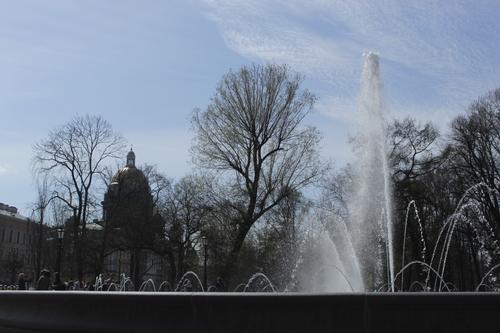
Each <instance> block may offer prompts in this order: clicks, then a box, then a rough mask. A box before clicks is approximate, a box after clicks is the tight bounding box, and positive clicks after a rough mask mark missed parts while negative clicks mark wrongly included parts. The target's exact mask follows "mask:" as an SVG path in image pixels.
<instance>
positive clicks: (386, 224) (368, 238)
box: [349, 52, 394, 291]
mask: <svg viewBox="0 0 500 333" xmlns="http://www.w3.org/2000/svg"><path fill="white" fill-rule="evenodd" d="M358 120H359V123H358V128H359V132H358V134H357V137H356V139H357V140H356V142H355V143H356V146H355V149H356V152H357V163H356V165H355V177H354V183H355V185H354V186H355V189H354V195H353V198H352V200H351V203H350V207H349V214H350V222H351V224H353V225H354V226H355V227H356V229H357V231H356V232H357V233H359V234H358V235H357V237H356V239H357V240H358V241H357V243H356V248H357V249H358V251H359V255H358V257H360V259H361V260H362V261H363V263H362V266H363V267H364V272H363V274H364V278H365V285H367V286H369V285H372V286H375V285H377V284H379V285H380V284H382V283H387V284H388V285H389V286H390V289H391V290H392V291H394V286H393V283H392V281H394V255H393V241H392V238H393V237H392V233H393V230H392V229H393V228H392V194H391V192H392V191H391V182H390V175H389V166H388V150H387V143H386V138H387V135H386V127H387V126H386V120H385V108H384V103H383V97H382V81H381V79H380V68H379V59H378V56H377V55H376V54H374V53H371V52H369V53H367V54H365V55H364V65H363V72H362V77H361V94H360V100H359V117H358ZM375 249H378V251H375ZM384 266H385V267H384ZM384 273H385V274H384ZM384 275H385V278H383V277H384ZM384 280H385V282H384Z"/></svg>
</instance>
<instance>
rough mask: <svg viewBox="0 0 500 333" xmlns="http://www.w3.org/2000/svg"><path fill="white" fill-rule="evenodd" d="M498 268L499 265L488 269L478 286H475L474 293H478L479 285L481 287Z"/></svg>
mask: <svg viewBox="0 0 500 333" xmlns="http://www.w3.org/2000/svg"><path fill="white" fill-rule="evenodd" d="M499 267H500V264H496V265H495V266H493V267H492V268H490V270H489V271H488V272H487V273H486V274H484V276H483V278H482V279H481V281H480V282H479V284H478V285H477V287H476V289H475V291H479V288H480V287H481V285H483V283H484V280H485V279H486V278H487V277H488V276H489V275H490V274H491V273H493V271H494V270H496V269H497V268H499Z"/></svg>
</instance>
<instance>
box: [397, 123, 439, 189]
mask: <svg viewBox="0 0 500 333" xmlns="http://www.w3.org/2000/svg"><path fill="white" fill-rule="evenodd" d="M388 133H389V141H390V142H389V146H390V147H392V150H391V154H390V159H391V162H392V169H393V170H394V174H393V177H394V179H395V180H398V181H404V180H409V179H414V178H416V177H419V176H422V175H424V174H425V173H428V172H432V170H434V169H435V168H436V167H437V166H439V165H440V162H442V161H443V160H444V158H442V157H443V156H442V155H439V154H437V152H436V151H435V150H436V149H435V148H436V146H437V139H438V138H439V132H438V130H437V129H436V128H435V127H434V126H433V125H432V124H431V123H426V124H425V125H423V126H422V125H420V124H418V123H417V122H416V121H415V120H414V119H411V118H405V119H403V120H401V121H400V120H395V121H394V123H393V124H392V125H391V126H390V128H389V131H388ZM433 150H434V151H433Z"/></svg>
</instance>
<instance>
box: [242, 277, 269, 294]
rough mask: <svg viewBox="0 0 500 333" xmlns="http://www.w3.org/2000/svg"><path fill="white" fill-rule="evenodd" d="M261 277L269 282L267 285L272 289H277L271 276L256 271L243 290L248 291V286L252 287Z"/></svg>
mask: <svg viewBox="0 0 500 333" xmlns="http://www.w3.org/2000/svg"><path fill="white" fill-rule="evenodd" d="M259 278H260V279H263V280H264V281H265V282H266V283H267V285H268V286H270V287H271V290H272V291H273V292H276V289H275V288H274V286H273V284H272V283H271V281H270V280H269V278H268V277H267V276H266V275H265V274H264V273H255V274H254V275H252V277H251V278H250V279H249V280H248V282H247V284H246V286H245V288H244V289H243V292H246V291H247V290H248V288H250V286H251V285H252V283H253V282H254V281H256V280H257V279H259Z"/></svg>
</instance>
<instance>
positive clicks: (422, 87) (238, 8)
mask: <svg viewBox="0 0 500 333" xmlns="http://www.w3.org/2000/svg"><path fill="white" fill-rule="evenodd" d="M498 36H500V1H498V0H475V1H473V0H471V1H465V0H462V1H459V0H456V1H453V0H449V1H431V0H415V1H402V0H401V1H396V0H379V1H371V0H352V1H345V0H301V1H299V0H260V1H257V0H169V1H159V0H141V1H138V0H136V1H128V0H120V1H118V0H113V1H112V0H86V1H72V0H51V1H37V0H16V1H8V0H0V202H3V203H7V204H9V205H13V206H16V207H18V208H19V209H20V210H21V213H23V214H25V215H29V214H30V209H29V207H30V202H33V201H34V198H35V186H34V178H33V173H32V170H31V160H32V156H33V151H32V146H33V145H34V144H35V143H36V142H38V141H40V140H42V139H43V138H45V137H46V136H47V135H48V133H49V131H50V130H52V129H54V128H56V127H58V126H60V125H62V124H64V123H66V122H68V121H70V120H71V119H72V118H73V117H74V116H75V115H85V114H97V115H102V116H103V117H104V118H105V119H106V120H108V121H109V122H110V123H111V124H112V126H113V129H114V130H115V131H117V132H119V133H121V134H122V135H123V136H124V137H125V138H126V139H127V142H128V143H129V144H130V145H133V147H134V151H135V152H136V156H137V163H138V164H143V163H148V164H154V165H157V167H158V169H159V170H161V171H162V172H164V173H165V174H166V175H168V176H170V177H174V178H179V177H182V176H183V175H185V174H187V173H189V172H190V170H191V168H192V164H191V156H190V153H189V148H190V146H191V141H192V138H193V132H192V130H191V124H190V118H191V113H192V111H193V109H194V108H201V109H204V108H205V107H206V106H207V104H208V103H209V102H210V98H211V96H212V95H213V94H214V91H215V87H216V85H217V82H218V81H219V80H220V78H221V77H222V76H223V75H224V74H225V73H227V72H228V71H229V70H230V69H233V70H235V69H238V68H240V67H242V66H244V65H248V64H252V63H258V64H266V63H279V64H281V63H286V64H289V65H290V66H291V68H292V69H293V70H295V71H297V72H300V73H302V74H303V75H304V76H305V81H304V83H303V87H304V88H307V89H309V90H311V91H312V92H313V93H315V95H316V96H317V98H318V100H317V102H316V104H315V107H314V110H313V112H312V114H311V116H310V117H309V118H307V119H306V124H308V125H313V126H317V127H318V128H319V129H320V131H321V132H322V134H323V141H322V155H323V157H324V158H325V159H328V160H332V161H334V163H335V164H336V165H337V166H339V165H343V164H345V163H347V162H349V161H350V160H351V159H352V153H351V149H350V147H349V145H348V137H349V135H351V134H352V133H354V132H355V124H356V111H357V96H358V93H359V81H360V75H361V66H362V59H363V58H362V55H363V53H365V52H368V51H374V52H376V53H378V54H379V56H380V65H381V75H382V80H383V82H384V97H385V104H386V108H387V112H388V117H389V118H403V117H407V116H411V117H413V118H415V119H417V120H419V121H421V122H426V121H432V122H433V123H434V124H435V125H436V126H437V127H438V128H440V129H441V131H442V132H444V133H445V132H446V129H447V128H448V125H449V123H450V121H451V120H452V119H453V118H454V117H455V116H457V115H458V114H461V113H463V112H464V111H465V110H466V108H467V106H468V105H469V104H470V103H471V102H472V101H473V100H474V99H476V98H477V97H478V96H480V95H483V94H485V93H486V92H487V91H489V90H491V89H494V88H497V87H499V86H500V43H499V37H498ZM123 162H125V161H123Z"/></svg>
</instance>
